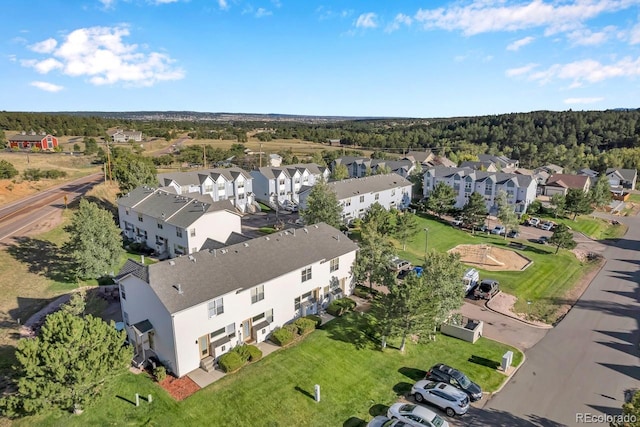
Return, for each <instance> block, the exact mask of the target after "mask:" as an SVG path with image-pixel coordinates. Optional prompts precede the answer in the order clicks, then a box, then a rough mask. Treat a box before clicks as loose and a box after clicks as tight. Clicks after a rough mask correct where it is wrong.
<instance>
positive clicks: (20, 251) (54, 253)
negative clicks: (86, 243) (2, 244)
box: [7, 237, 74, 282]
mask: <svg viewBox="0 0 640 427" xmlns="http://www.w3.org/2000/svg"><path fill="white" fill-rule="evenodd" d="M15 242H16V243H14V244H13V245H9V246H7V252H8V253H9V255H11V256H12V257H13V258H14V259H16V260H17V261H20V262H21V263H24V264H26V265H27V266H28V271H29V273H32V274H38V275H42V276H45V277H47V278H49V279H51V280H54V281H56V282H72V281H74V278H73V275H72V274H71V270H72V269H71V268H70V265H71V260H70V259H69V257H67V256H65V255H63V254H62V252H61V248H59V247H58V245H56V244H54V243H51V242H49V241H48V240H40V239H33V238H31V237H18V238H16V239H15Z"/></svg>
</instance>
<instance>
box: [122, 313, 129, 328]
mask: <svg viewBox="0 0 640 427" xmlns="http://www.w3.org/2000/svg"><path fill="white" fill-rule="evenodd" d="M122 320H124V324H125V325H127V326H129V314H127V312H126V311H124V312H122Z"/></svg>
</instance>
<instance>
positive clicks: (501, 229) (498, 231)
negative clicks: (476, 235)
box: [491, 225, 507, 236]
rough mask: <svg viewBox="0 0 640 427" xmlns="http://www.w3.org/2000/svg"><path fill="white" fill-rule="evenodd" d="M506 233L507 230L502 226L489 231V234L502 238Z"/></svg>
mask: <svg viewBox="0 0 640 427" xmlns="http://www.w3.org/2000/svg"><path fill="white" fill-rule="evenodd" d="M506 232H507V229H506V228H504V226H503V225H496V226H495V227H494V228H493V230H491V234H497V235H499V236H502V235H503V234H504V233H506Z"/></svg>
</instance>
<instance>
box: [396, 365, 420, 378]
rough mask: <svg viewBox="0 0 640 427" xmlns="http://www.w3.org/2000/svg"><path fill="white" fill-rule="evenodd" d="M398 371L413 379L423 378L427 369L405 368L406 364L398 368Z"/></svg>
mask: <svg viewBox="0 0 640 427" xmlns="http://www.w3.org/2000/svg"><path fill="white" fill-rule="evenodd" d="M398 372H400V373H401V374H402V375H404V376H405V377H407V378H409V379H410V380H413V381H420V380H423V379H424V377H425V375H427V371H423V370H422V369H416V368H407V367H406V366H403V367H402V368H400V369H398Z"/></svg>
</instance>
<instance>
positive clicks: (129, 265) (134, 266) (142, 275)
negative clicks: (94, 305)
mask: <svg viewBox="0 0 640 427" xmlns="http://www.w3.org/2000/svg"><path fill="white" fill-rule="evenodd" d="M129 274H131V275H133V276H136V277H137V278H138V279H140V280H143V281H145V282H146V281H148V280H149V275H148V274H147V268H146V266H145V265H144V264H140V263H139V262H137V261H134V260H132V259H131V258H129V259H128V260H127V261H126V262H125V263H124V265H123V266H122V268H121V269H120V271H119V272H118V274H117V275H116V276H115V277H114V279H115V280H120V279H122V278H123V277H126V276H128V275H129Z"/></svg>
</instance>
